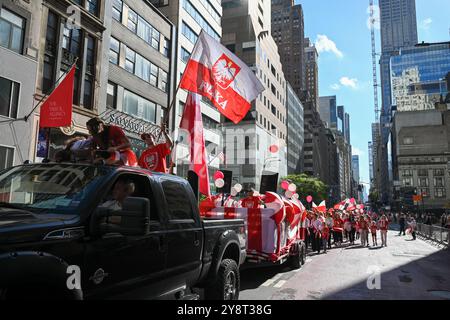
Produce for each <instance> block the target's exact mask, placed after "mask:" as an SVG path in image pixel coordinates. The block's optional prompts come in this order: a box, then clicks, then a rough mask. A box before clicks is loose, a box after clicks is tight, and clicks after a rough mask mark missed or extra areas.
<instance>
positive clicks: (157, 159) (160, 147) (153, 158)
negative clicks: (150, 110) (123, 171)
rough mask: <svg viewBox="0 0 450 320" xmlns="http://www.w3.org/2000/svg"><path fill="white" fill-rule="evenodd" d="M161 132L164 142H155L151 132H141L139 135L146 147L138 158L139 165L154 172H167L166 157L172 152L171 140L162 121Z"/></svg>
mask: <svg viewBox="0 0 450 320" xmlns="http://www.w3.org/2000/svg"><path fill="white" fill-rule="evenodd" d="M161 132H162V134H163V135H164V138H165V139H166V142H165V143H160V144H156V143H155V137H154V136H153V135H152V134H151V133H143V134H142V135H141V138H142V140H144V141H145V143H146V144H147V146H148V149H147V150H145V151H144V152H143V153H142V155H141V157H140V158H139V166H140V167H142V168H144V169H148V170H151V171H155V172H162V173H168V172H167V162H166V157H167V156H168V155H170V154H171V152H172V146H173V142H172V139H171V138H170V136H169V135H168V134H167V132H166V127H165V125H164V123H163V124H162V125H161Z"/></svg>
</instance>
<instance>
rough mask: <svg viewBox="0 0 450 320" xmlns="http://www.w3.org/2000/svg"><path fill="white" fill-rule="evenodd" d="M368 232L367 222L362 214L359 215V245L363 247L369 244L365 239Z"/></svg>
mask: <svg viewBox="0 0 450 320" xmlns="http://www.w3.org/2000/svg"><path fill="white" fill-rule="evenodd" d="M368 232H369V224H368V223H367V220H366V219H365V218H364V216H363V215H361V217H359V233H360V235H361V245H362V246H363V247H365V246H366V245H367V246H369V242H368V241H367V235H368Z"/></svg>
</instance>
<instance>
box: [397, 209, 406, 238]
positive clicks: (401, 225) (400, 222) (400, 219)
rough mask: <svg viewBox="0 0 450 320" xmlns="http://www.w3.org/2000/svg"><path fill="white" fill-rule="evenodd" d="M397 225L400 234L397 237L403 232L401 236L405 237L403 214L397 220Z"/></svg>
mask: <svg viewBox="0 0 450 320" xmlns="http://www.w3.org/2000/svg"><path fill="white" fill-rule="evenodd" d="M398 223H399V225H400V232H399V233H398V235H399V236H401V235H402V232H403V235H404V236H405V235H406V230H405V226H406V217H405V214H404V213H402V214H401V215H400V218H399V219H398Z"/></svg>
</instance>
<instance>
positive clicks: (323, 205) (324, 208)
mask: <svg viewBox="0 0 450 320" xmlns="http://www.w3.org/2000/svg"><path fill="white" fill-rule="evenodd" d="M316 210H317V211H319V212H322V213H326V212H327V205H326V202H325V200H324V201H322V202H321V203H320V204H319V205H318V206H317V208H316Z"/></svg>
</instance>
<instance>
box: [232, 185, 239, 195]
mask: <svg viewBox="0 0 450 320" xmlns="http://www.w3.org/2000/svg"><path fill="white" fill-rule="evenodd" d="M238 193H239V192H238V191H237V190H236V187H232V188H231V196H232V197H236V196H237V194H238Z"/></svg>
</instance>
